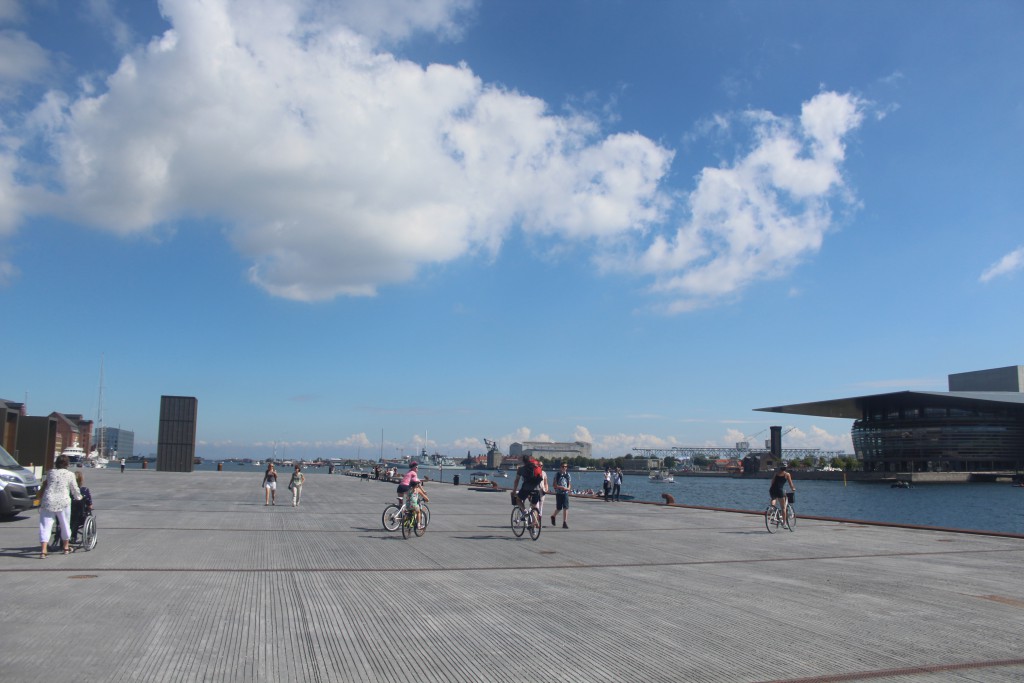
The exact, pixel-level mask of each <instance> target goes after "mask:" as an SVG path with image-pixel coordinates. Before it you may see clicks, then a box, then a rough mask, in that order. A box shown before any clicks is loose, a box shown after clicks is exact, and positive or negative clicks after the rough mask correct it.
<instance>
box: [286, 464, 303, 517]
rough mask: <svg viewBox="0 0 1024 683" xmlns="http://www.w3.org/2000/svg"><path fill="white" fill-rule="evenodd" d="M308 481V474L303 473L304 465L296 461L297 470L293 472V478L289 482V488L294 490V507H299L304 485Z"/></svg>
mask: <svg viewBox="0 0 1024 683" xmlns="http://www.w3.org/2000/svg"><path fill="white" fill-rule="evenodd" d="M304 483H306V475H304V474H303V473H302V466H301V465H299V463H295V471H294V472H292V480H291V481H290V482H288V488H290V489H291V490H292V507H297V506H298V504H299V500H300V499H301V498H302V485H303V484H304Z"/></svg>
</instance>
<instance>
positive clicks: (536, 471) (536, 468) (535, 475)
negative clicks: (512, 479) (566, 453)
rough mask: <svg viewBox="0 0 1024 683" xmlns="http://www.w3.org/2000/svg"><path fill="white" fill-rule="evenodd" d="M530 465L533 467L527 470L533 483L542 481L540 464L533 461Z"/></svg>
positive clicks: (542, 468)
mask: <svg viewBox="0 0 1024 683" xmlns="http://www.w3.org/2000/svg"><path fill="white" fill-rule="evenodd" d="M530 464H531V465H533V468H532V469H530V470H529V472H530V478H531V479H533V480H534V481H540V480H541V479H543V478H544V467H543V466H541V464H540V463H539V462H537V461H536V460H534V461H533V462H532V463H530Z"/></svg>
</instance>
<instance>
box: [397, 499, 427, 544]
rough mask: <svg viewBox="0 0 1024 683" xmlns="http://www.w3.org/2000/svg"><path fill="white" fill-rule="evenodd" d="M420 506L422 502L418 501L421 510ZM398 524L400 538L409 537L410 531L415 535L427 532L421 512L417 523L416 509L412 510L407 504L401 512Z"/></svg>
mask: <svg viewBox="0 0 1024 683" xmlns="http://www.w3.org/2000/svg"><path fill="white" fill-rule="evenodd" d="M422 507H423V503H420V508H421V512H422ZM400 524H401V527H402V538H409V534H410V533H413V534H416V535H417V536H422V535H423V534H425V533H426V532H427V524H426V521H425V517H424V516H423V515H422V514H421V515H420V519H419V523H417V522H416V511H415V510H412V509H411V508H409V507H408V506H405V510H404V511H403V512H402V517H401V520H400Z"/></svg>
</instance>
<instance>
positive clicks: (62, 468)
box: [39, 455, 82, 559]
mask: <svg viewBox="0 0 1024 683" xmlns="http://www.w3.org/2000/svg"><path fill="white" fill-rule="evenodd" d="M68 464H69V460H68V456H66V455H58V456H57V460H56V461H55V462H54V466H53V469H51V470H50V471H49V472H47V473H46V482H45V483H44V484H43V494H42V500H41V502H40V503H39V541H40V543H42V548H41V549H40V551H39V558H40V559H42V558H45V557H46V544H47V542H48V541H49V540H50V531H52V530H53V524H54V522H58V523H59V524H60V538H61V540H62V541H64V554H65V555H67V554H68V553H70V552H71V549H70V547H69V541H70V540H71V499H72V498H74V499H75V500H82V492H81V491H80V490H79V488H78V482H77V481H75V475H73V474H72V473H71V472H69V471H68Z"/></svg>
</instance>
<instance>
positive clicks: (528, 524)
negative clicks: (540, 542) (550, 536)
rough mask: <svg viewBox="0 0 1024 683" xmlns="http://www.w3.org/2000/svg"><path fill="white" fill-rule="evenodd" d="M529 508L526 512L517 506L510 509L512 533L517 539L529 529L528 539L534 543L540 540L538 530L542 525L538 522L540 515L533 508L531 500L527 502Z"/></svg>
mask: <svg viewBox="0 0 1024 683" xmlns="http://www.w3.org/2000/svg"><path fill="white" fill-rule="evenodd" d="M529 506H530V507H529V508H528V509H526V510H524V509H523V508H522V507H520V506H519V505H518V504H517V505H515V506H514V507H513V508H512V519H511V523H512V533H513V534H515V535H516V538H519V537H521V536H522V535H523V533H524V532H525V531H526V530H527V529H529V530H530V538H531V539H533V540H534V541H536V540H537V539H538V538H540V530H541V528H542V527H543V524H541V521H540V513H539V512H538V511H537V508H535V507H534V506H533V501H532V500H530V501H529Z"/></svg>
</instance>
